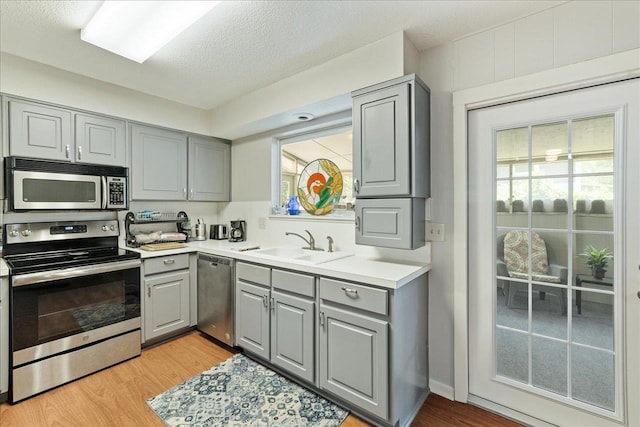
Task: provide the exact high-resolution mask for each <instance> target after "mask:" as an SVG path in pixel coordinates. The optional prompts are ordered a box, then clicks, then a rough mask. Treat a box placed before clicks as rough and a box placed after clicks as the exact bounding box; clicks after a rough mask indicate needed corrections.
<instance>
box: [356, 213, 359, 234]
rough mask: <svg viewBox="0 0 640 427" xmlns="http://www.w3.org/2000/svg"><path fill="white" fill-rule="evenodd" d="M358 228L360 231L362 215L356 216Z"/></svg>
mask: <svg viewBox="0 0 640 427" xmlns="http://www.w3.org/2000/svg"><path fill="white" fill-rule="evenodd" d="M356 230H358V231H360V217H359V216H356Z"/></svg>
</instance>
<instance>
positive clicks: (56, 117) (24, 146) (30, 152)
mask: <svg viewBox="0 0 640 427" xmlns="http://www.w3.org/2000/svg"><path fill="white" fill-rule="evenodd" d="M72 144H73V141H72V140H71V112H69V111H65V110H61V109H58V108H52V107H47V106H44V105H38V104H29V103H26V102H19V101H9V154H10V155H12V156H25V157H38V158H43V159H51V160H67V161H71V160H72V158H71V156H72V154H71V150H72V149H73V147H72Z"/></svg>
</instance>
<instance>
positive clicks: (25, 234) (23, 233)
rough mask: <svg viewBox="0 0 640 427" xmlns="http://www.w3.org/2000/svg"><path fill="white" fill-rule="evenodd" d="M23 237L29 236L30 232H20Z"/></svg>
mask: <svg viewBox="0 0 640 427" xmlns="http://www.w3.org/2000/svg"><path fill="white" fill-rule="evenodd" d="M21 234H22V235H23V236H24V237H29V236H31V230H22V233H21Z"/></svg>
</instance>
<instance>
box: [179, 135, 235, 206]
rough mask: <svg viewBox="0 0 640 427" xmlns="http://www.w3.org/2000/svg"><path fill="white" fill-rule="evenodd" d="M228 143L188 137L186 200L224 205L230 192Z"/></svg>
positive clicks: (229, 153)
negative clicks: (187, 192) (222, 203)
mask: <svg viewBox="0 0 640 427" xmlns="http://www.w3.org/2000/svg"><path fill="white" fill-rule="evenodd" d="M230 181H231V145H230V144H229V142H228V141H224V140H221V139H217V138H206V137H202V136H197V135H190V136H189V195H188V198H189V200H196V201H210V202H226V201H229V196H230V188H231V185H230V184H231V182H230Z"/></svg>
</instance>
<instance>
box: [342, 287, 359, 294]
mask: <svg viewBox="0 0 640 427" xmlns="http://www.w3.org/2000/svg"><path fill="white" fill-rule="evenodd" d="M340 289H342V290H343V291H344V293H345V294H349V293H351V294H356V295H358V290H357V289H353V288H340Z"/></svg>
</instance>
